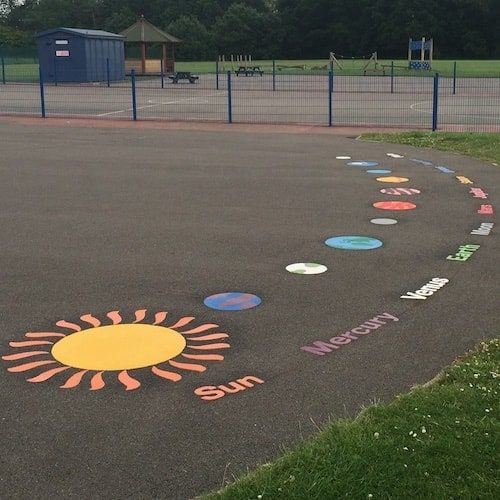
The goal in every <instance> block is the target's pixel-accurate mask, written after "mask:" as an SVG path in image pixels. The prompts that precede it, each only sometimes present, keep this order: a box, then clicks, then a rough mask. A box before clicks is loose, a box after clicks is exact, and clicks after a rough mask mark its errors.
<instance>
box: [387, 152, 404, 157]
mask: <svg viewBox="0 0 500 500" xmlns="http://www.w3.org/2000/svg"><path fill="white" fill-rule="evenodd" d="M387 156H389V157H390V158H404V156H403V155H400V154H398V153H387Z"/></svg>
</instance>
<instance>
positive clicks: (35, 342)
mask: <svg viewBox="0 0 500 500" xmlns="http://www.w3.org/2000/svg"><path fill="white" fill-rule="evenodd" d="M52 344H54V342H49V341H48V340H24V341H22V342H14V341H13V342H9V345H10V347H30V346H32V345H52Z"/></svg>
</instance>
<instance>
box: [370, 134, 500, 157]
mask: <svg viewBox="0 0 500 500" xmlns="http://www.w3.org/2000/svg"><path fill="white" fill-rule="evenodd" d="M362 138H363V139H367V140H371V141H380V142H389V143H393V144H408V145H410V146H416V147H419V148H434V149H440V150H442V151H453V152H455V153H462V154H465V155H469V156H474V157H476V158H480V159H481V160H486V161H491V162H494V163H496V164H497V165H500V134H475V133H451V132H401V133H398V134H363V136H362Z"/></svg>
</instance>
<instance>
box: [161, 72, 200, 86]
mask: <svg viewBox="0 0 500 500" xmlns="http://www.w3.org/2000/svg"><path fill="white" fill-rule="evenodd" d="M168 77H169V78H170V80H172V83H179V80H189V83H195V82H196V80H198V79H199V78H200V77H199V76H196V75H193V74H191V72H190V71H177V72H175V73H173V74H172V75H169V76H168Z"/></svg>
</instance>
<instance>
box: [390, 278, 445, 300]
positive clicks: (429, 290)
mask: <svg viewBox="0 0 500 500" xmlns="http://www.w3.org/2000/svg"><path fill="white" fill-rule="evenodd" d="M449 281H450V280H449V279H447V278H432V279H431V281H429V283H426V284H425V285H424V286H423V287H422V288H419V289H418V290H416V291H414V292H406V294H405V295H401V297H400V298H402V299H413V300H425V299H426V298H427V297H430V296H431V295H434V294H435V293H436V292H437V291H438V290H439V289H441V288H443V286H444V285H446V283H448V282H449Z"/></svg>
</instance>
